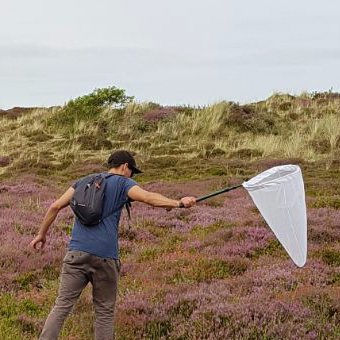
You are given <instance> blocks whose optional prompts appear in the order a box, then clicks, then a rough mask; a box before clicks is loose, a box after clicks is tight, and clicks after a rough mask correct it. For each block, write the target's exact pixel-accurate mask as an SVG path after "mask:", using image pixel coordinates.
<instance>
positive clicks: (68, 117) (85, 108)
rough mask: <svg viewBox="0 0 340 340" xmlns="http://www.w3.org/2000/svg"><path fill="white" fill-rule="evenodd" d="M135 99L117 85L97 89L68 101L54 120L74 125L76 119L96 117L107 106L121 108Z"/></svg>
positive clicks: (58, 122)
mask: <svg viewBox="0 0 340 340" xmlns="http://www.w3.org/2000/svg"><path fill="white" fill-rule="evenodd" d="M133 99H134V97H130V96H127V95H126V94H125V90H123V89H119V88H117V87H115V86H110V87H106V88H102V89H95V90H94V91H93V92H92V93H90V94H87V95H84V96H80V97H78V98H76V99H71V100H70V101H69V102H67V103H66V104H65V105H64V106H63V107H62V109H61V110H60V111H59V112H58V114H57V115H56V116H55V117H54V118H53V121H55V122H56V123H57V124H58V125H73V124H74V123H75V122H76V121H80V120H90V119H93V118H96V117H97V116H98V114H99V113H100V112H101V111H102V110H103V109H105V108H107V107H116V108H121V107H123V106H124V105H126V104H127V103H129V102H131V101H132V100H133Z"/></svg>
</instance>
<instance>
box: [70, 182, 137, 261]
mask: <svg viewBox="0 0 340 340" xmlns="http://www.w3.org/2000/svg"><path fill="white" fill-rule="evenodd" d="M78 183H79V181H78V182H76V183H75V184H74V185H73V188H76V187H77V184H78ZM135 185H137V183H136V182H135V181H134V180H132V179H130V178H127V177H123V176H119V175H113V176H111V177H109V178H107V179H106V187H105V196H104V206H103V216H108V217H107V218H104V219H103V220H102V221H101V222H100V223H99V224H98V225H96V226H92V227H88V226H85V225H83V224H81V223H80V222H79V220H78V219H77V218H75V221H74V225H73V229H72V236H71V241H70V244H69V249H70V250H80V251H84V252H87V253H90V254H93V255H96V256H99V257H105V258H111V259H116V260H118V259H119V247H118V224H119V220H120V215H121V211H122V208H123V207H122V205H123V203H124V202H125V201H126V200H127V198H128V196H127V193H128V191H129V190H130V189H131V188H132V187H133V186H135ZM119 208H120V209H119ZM117 209H118V210H117Z"/></svg>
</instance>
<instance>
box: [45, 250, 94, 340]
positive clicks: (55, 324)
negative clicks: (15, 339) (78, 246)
mask: <svg viewBox="0 0 340 340" xmlns="http://www.w3.org/2000/svg"><path fill="white" fill-rule="evenodd" d="M88 256H89V254H86V253H83V252H78V251H69V252H68V253H67V254H66V256H65V258H64V263H63V267H62V273H61V281H60V287H59V294H58V297H57V300H56V302H55V305H54V307H53V309H52V311H51V312H50V314H49V316H48V317H47V320H46V322H45V325H44V328H43V330H42V333H41V335H40V338H39V339H40V340H56V339H58V335H59V332H60V330H61V327H62V326H63V323H64V320H65V319H66V317H67V316H68V314H69V313H70V311H71V310H72V307H73V305H74V303H75V302H76V301H77V299H78V297H79V295H80V293H81V292H82V290H83V289H84V288H85V286H86V285H87V283H88V277H87V274H86V267H87V264H86V260H87V259H86V258H88Z"/></svg>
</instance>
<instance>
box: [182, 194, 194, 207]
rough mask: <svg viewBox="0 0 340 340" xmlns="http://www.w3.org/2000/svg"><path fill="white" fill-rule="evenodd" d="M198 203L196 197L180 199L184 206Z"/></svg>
mask: <svg viewBox="0 0 340 340" xmlns="http://www.w3.org/2000/svg"><path fill="white" fill-rule="evenodd" d="M195 204H196V198H195V197H183V198H181V199H180V205H181V206H184V208H190V207H192V206H193V205H195Z"/></svg>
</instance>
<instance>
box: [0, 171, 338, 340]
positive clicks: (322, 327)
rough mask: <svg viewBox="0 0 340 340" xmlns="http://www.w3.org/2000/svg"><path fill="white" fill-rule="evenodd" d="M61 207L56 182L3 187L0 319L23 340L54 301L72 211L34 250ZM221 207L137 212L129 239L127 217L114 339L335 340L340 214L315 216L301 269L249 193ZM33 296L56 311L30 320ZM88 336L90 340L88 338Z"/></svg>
mask: <svg viewBox="0 0 340 340" xmlns="http://www.w3.org/2000/svg"><path fill="white" fill-rule="evenodd" d="M219 185H220V183H218V182H217V181H216V180H207V181H193V182H189V183H187V184H183V183H178V184H172V185H171V184H168V183H149V184H148V185H146V186H145V188H146V189H148V190H151V191H157V192H162V193H164V194H166V195H167V196H170V197H174V198H176V197H177V198H178V197H180V196H183V195H187V194H193V195H197V196H199V195H201V194H204V193H206V192H209V191H211V190H215V189H216V187H218V186H219ZM56 196H58V195H57V189H56V188H55V186H54V185H53V183H52V182H50V181H48V180H45V181H38V180H37V179H36V178H34V177H26V178H23V179H21V180H20V179H19V180H17V181H16V182H15V183H14V182H5V183H2V184H1V185H0V212H1V214H0V228H1V235H2V239H1V240H2V242H1V244H0V274H1V282H0V291H1V292H2V293H1V294H2V295H1V296H2V298H1V299H0V314H1V313H2V314H1V315H4V314H3V313H5V312H4V311H3V310H4V308H5V307H2V305H1V304H2V301H3V305H8V304H12V305H13V306H14V305H15V306H16V307H15V308H14V307H13V308H12V309H11V310H10V311H9V310H8V309H6V313H7V314H6V317H7V318H12V320H14V322H15V323H14V324H15V325H16V326H15V327H16V328H15V329H14V330H13V331H12V334H18V338H20V336H22V334H24V333H25V334H29V335H31V336H32V338H36V336H37V335H38V333H39V331H40V328H41V324H42V322H43V320H44V318H45V316H46V314H47V313H48V311H49V308H50V307H51V304H52V303H53V299H54V297H55V294H56V292H57V288H56V287H57V285H58V283H57V280H58V275H59V272H60V265H61V261H62V258H63V256H64V253H65V251H66V247H67V243H68V240H69V233H70V230H71V226H72V220H73V216H72V213H71V211H70V210H69V209H65V210H62V211H61V213H60V215H59V217H58V219H57V221H56V222H55V223H54V225H53V226H52V227H51V229H50V231H49V235H48V242H47V244H46V248H45V249H44V250H43V251H41V252H34V251H31V250H29V249H28V248H27V246H28V244H29V242H30V241H31V240H32V238H33V237H34V235H35V234H36V232H37V230H38V227H39V225H40V223H41V220H42V218H43V215H44V213H45V211H46V209H47V208H48V206H49V205H50V204H51V203H52V202H53V200H54V199H55V198H56ZM214 202H215V203H214V204H212V203H211V201H206V202H202V203H199V204H197V206H195V207H193V208H191V209H173V210H171V211H169V212H167V211H166V210H164V209H158V208H152V207H150V206H147V205H144V204H140V203H134V204H133V209H132V217H133V220H132V227H131V228H129V227H128V223H127V219H126V213H125V212H124V213H123V218H122V222H121V225H120V231H119V236H120V253H121V259H122V263H123V265H122V270H121V278H120V285H119V296H118V303H117V313H116V325H117V327H116V328H117V338H118V339H162V338H163V339H165V338H169V339H179V338H181V339H236V338H239V339H258V338H268V339H283V338H287V339H295V338H298V339H320V338H327V339H336V338H337V336H338V335H339V334H340V333H339V332H340V328H339V324H340V323H339V315H340V313H339V299H338V295H337V293H336V291H337V289H338V286H339V282H340V279H339V277H340V269H339V256H338V254H339V239H340V228H339V221H340V214H339V210H337V209H334V208H331V207H322V208H310V209H308V238H309V248H308V251H309V258H308V261H307V264H306V266H305V267H304V268H297V267H296V266H295V265H294V264H293V262H292V261H291V260H290V259H289V257H288V255H287V254H286V252H285V250H284V249H283V247H282V246H281V245H280V243H279V242H278V241H277V240H276V238H275V236H274V234H273V233H272V231H271V230H270V229H269V228H268V226H267V225H266V224H265V222H264V220H263V219H262V217H261V216H260V214H259V213H258V211H257V209H256V207H255V206H254V204H253V203H252V201H251V199H250V197H249V195H248V194H247V193H246V192H245V191H244V190H243V189H242V188H241V189H238V190H235V191H232V192H230V193H227V194H225V195H223V196H221V197H219V198H218V199H216V200H215V201H214ZM49 284H52V287H55V288H53V289H52V290H50V288H49ZM51 291H52V293H51ZM48 294H50V296H49V295H48ZM6 296H9V297H10V298H6ZM14 296H15V297H17V298H14ZM27 296H34V297H35V298H36V299H38V300H39V297H40V299H41V301H42V300H43V296H45V297H46V296H48V301H49V302H48V303H47V304H45V305H44V304H43V303H41V306H43V305H44V307H39V308H38V307H34V308H38V309H34V310H36V311H35V312H34V310H33V309H32V308H33V307H27V303H26V304H25V303H23V302H22V301H26V300H23V299H27ZM16 299H17V302H16ZM85 299H87V300H86V303H84V302H80V305H79V306H80V307H78V308H76V309H75V311H76V313H77V315H76V316H75V317H74V320H76V319H77V318H78V319H79V318H80V319H81V320H78V319H77V320H76V321H74V322H73V321H70V323H68V324H66V330H65V331H64V332H66V333H65V334H69V335H70V337H71V336H72V335H75V334H76V333H77V332H78V331H79V323H82V322H83V327H84V328H87V327H89V328H90V326H87V325H89V324H90V323H89V321H88V320H89V317H90V316H89V315H92V314H91V309H90V308H91V307H90V306H91V303H90V298H89V297H87V296H86V294H85ZM6 301H7V302H6ZM1 308H2V309H1ZM6 308H7V307H6ZM71 320H73V319H72V318H71ZM85 321H86V322H85ZM1 322H2V321H0V326H1V327H4V326H3V324H1ZM1 327H0V328H1ZM0 334H2V333H0ZM87 334H89V338H91V336H92V331H91V329H88V330H87Z"/></svg>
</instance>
